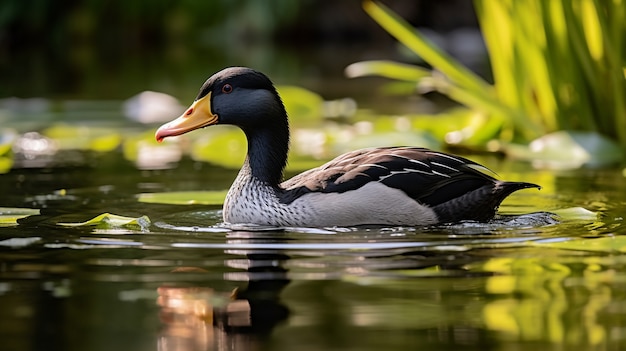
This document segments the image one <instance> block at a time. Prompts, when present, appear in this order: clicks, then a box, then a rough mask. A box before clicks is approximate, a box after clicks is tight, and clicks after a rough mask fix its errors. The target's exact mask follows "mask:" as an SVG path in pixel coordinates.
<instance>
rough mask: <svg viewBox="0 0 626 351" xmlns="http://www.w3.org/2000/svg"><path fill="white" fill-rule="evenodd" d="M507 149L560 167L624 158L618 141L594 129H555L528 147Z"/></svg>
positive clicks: (598, 163)
mask: <svg viewBox="0 0 626 351" xmlns="http://www.w3.org/2000/svg"><path fill="white" fill-rule="evenodd" d="M505 151H506V152H507V153H508V154H509V155H511V156H513V157H516V158H520V159H525V160H532V161H533V164H534V165H536V166H540V167H547V168H559V169H563V168H565V169H571V168H578V167H580V166H582V165H591V166H599V165H607V164H611V163H616V162H619V161H620V160H622V157H623V152H622V150H621V148H620V147H619V146H618V145H617V144H616V143H615V142H613V141H612V140H610V139H608V138H606V137H605V136H603V135H600V134H598V133H594V132H574V131H559V132H554V133H550V134H547V135H544V136H542V137H540V138H538V139H535V140H533V141H532V142H531V143H530V144H529V145H528V146H527V147H526V146H519V145H509V146H507V147H506V148H505Z"/></svg>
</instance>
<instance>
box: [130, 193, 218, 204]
mask: <svg viewBox="0 0 626 351" xmlns="http://www.w3.org/2000/svg"><path fill="white" fill-rule="evenodd" d="M226 193H227V190H218V191H174V192H163V193H143V194H139V195H138V196H137V201H139V202H143V203H156V204H170V205H222V204H223V203H224V199H225V198H226Z"/></svg>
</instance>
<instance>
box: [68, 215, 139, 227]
mask: <svg viewBox="0 0 626 351" xmlns="http://www.w3.org/2000/svg"><path fill="white" fill-rule="evenodd" d="M58 224H59V225H61V226H65V227H87V226H97V227H98V228H106V229H108V228H119V227H141V229H147V228H148V226H150V218H148V216H141V217H138V218H133V217H125V216H119V215H114V214H111V213H103V214H101V215H99V216H96V217H94V218H92V219H90V220H88V221H86V222H81V223H58Z"/></svg>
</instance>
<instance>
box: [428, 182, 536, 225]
mask: <svg viewBox="0 0 626 351" xmlns="http://www.w3.org/2000/svg"><path fill="white" fill-rule="evenodd" d="M528 188H537V189H541V187H540V186H539V185H537V184H533V183H525V182H502V181H497V182H495V183H493V184H490V185H485V186H483V187H481V188H478V189H476V190H473V191H470V192H468V193H466V194H464V195H462V196H460V197H457V198H455V199H452V200H450V201H447V202H444V203H442V204H439V205H437V206H434V207H433V210H434V211H435V213H436V214H437V218H438V219H439V223H452V222H458V221H463V220H473V221H479V222H486V221H488V220H490V219H492V218H493V217H494V216H495V214H496V211H497V210H498V206H500V203H501V202H502V201H503V200H504V199H505V198H506V197H507V196H509V195H511V194H512V193H514V192H515V191H518V190H521V189H528Z"/></svg>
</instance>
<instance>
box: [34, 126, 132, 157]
mask: <svg viewBox="0 0 626 351" xmlns="http://www.w3.org/2000/svg"><path fill="white" fill-rule="evenodd" d="M43 135H45V136H46V137H48V138H50V139H52V140H54V141H55V142H56V143H57V145H58V146H59V148H60V149H65V150H67V149H75V150H94V151H99V152H105V151H111V150H113V149H115V148H116V147H117V146H118V145H120V143H121V141H122V137H121V135H120V134H119V132H118V131H117V130H115V129H113V128H104V127H96V126H84V125H70V124H66V123H59V124H55V125H53V126H51V127H49V128H47V129H46V130H44V132H43Z"/></svg>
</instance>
